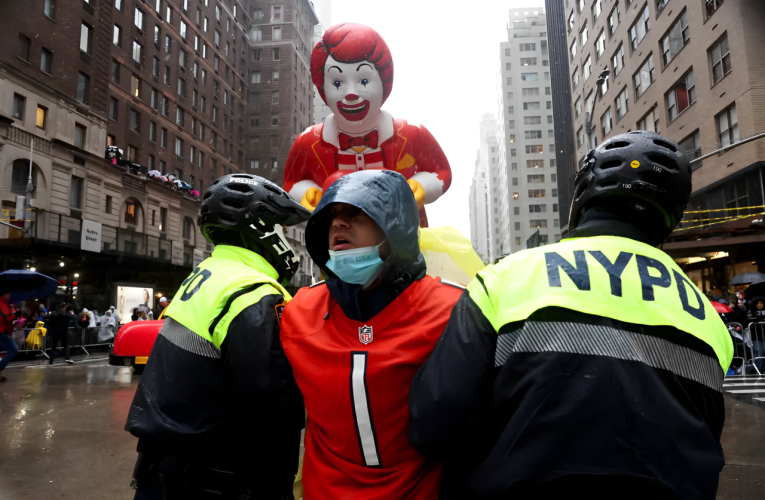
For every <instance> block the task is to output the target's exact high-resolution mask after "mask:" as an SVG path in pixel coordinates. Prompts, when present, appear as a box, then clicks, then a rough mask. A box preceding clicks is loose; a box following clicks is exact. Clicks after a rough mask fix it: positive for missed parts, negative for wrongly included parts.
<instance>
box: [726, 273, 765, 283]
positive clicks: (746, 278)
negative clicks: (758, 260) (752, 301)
mask: <svg viewBox="0 0 765 500" xmlns="http://www.w3.org/2000/svg"><path fill="white" fill-rule="evenodd" d="M763 281H765V274H762V273H755V272H749V273H742V274H739V275H738V276H735V277H734V278H733V279H732V280H730V284H731V285H752V284H754V283H762V282H763Z"/></svg>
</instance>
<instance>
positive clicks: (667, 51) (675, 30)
mask: <svg viewBox="0 0 765 500" xmlns="http://www.w3.org/2000/svg"><path fill="white" fill-rule="evenodd" d="M690 40H691V34H690V31H689V29H688V12H687V11H683V13H682V14H681V15H680V18H679V19H678V20H677V21H675V24H673V25H672V27H671V28H670V29H669V33H667V34H666V35H665V36H664V38H662V39H661V52H662V56H661V57H662V61H663V63H664V66H666V65H667V64H669V63H670V61H672V59H674V58H675V56H676V55H677V54H678V52H680V51H681V50H682V48H683V47H685V46H686V45H687V44H688V42H690Z"/></svg>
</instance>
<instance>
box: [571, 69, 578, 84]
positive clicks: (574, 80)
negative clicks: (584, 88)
mask: <svg viewBox="0 0 765 500" xmlns="http://www.w3.org/2000/svg"><path fill="white" fill-rule="evenodd" d="M571 83H572V85H573V86H574V89H576V88H577V87H578V86H579V68H574V74H573V75H571Z"/></svg>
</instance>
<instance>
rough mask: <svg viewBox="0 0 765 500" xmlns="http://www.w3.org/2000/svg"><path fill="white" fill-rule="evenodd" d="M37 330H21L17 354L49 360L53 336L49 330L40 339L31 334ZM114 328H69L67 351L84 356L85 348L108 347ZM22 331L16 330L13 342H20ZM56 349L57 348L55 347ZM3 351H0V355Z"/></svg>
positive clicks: (112, 340)
mask: <svg viewBox="0 0 765 500" xmlns="http://www.w3.org/2000/svg"><path fill="white" fill-rule="evenodd" d="M34 330H37V329H36V328H25V329H24V330H23V333H24V340H23V341H21V342H20V345H19V342H16V345H17V346H19V354H21V353H40V354H42V355H43V356H45V358H46V359H50V356H49V355H48V351H49V350H50V349H51V348H52V347H53V335H52V334H51V333H50V329H48V330H46V334H45V336H44V337H42V339H40V338H39V336H38V335H32V332H33V331H34ZM116 330H117V329H116V328H115V327H113V326H96V327H88V328H75V327H70V328H68V329H67V333H66V334H67V340H68V341H69V350H70V352H71V350H72V349H78V348H79V349H82V350H83V351H84V352H85V354H90V353H89V352H88V350H87V349H86V348H87V347H95V346H105V347H109V346H111V345H112V343H113V342H114V335H115V333H116ZM21 331H22V330H16V331H15V332H14V341H16V340H20V337H19V332H21ZM59 345H60V346H61V347H60V348H61V349H63V348H64V342H63V340H62V341H61V342H59ZM56 348H58V346H56ZM2 352H5V351H0V353H2Z"/></svg>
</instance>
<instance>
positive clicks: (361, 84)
mask: <svg viewBox="0 0 765 500" xmlns="http://www.w3.org/2000/svg"><path fill="white" fill-rule="evenodd" d="M311 79H312V80H313V83H314V84H315V85H316V87H317V88H318V90H319V94H320V95H321V97H322V99H323V100H324V102H325V103H326V104H327V106H329V108H330V109H331V110H332V112H333V113H334V116H335V118H336V120H337V125H338V128H339V129H340V130H344V131H347V132H351V133H359V132H364V131H367V130H371V129H373V128H375V127H376V126H377V125H378V123H379V122H380V119H381V107H382V105H383V103H384V102H385V100H386V99H387V98H388V95H390V92H391V89H392V87H393V60H392V59H391V56H390V50H389V49H388V46H387V45H386V44H385V41H384V40H383V39H382V37H381V36H380V35H379V34H378V33H377V32H376V31H374V30H373V29H372V28H370V27H368V26H364V25H361V24H352V23H347V24H340V25H337V26H333V27H332V28H330V29H329V30H327V32H326V33H325V34H324V37H323V38H322V40H321V41H320V42H319V43H317V44H316V47H314V49H313V52H312V54H311Z"/></svg>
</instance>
